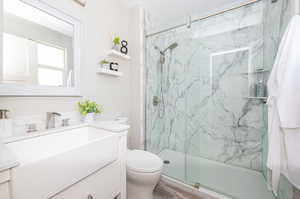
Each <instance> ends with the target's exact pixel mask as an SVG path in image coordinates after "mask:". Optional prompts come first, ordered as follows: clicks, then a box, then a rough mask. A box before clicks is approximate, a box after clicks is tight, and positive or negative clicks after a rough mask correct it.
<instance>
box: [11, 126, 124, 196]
mask: <svg viewBox="0 0 300 199" xmlns="http://www.w3.org/2000/svg"><path fill="white" fill-rule="evenodd" d="M6 146H7V147H8V148H9V149H10V150H11V151H12V152H13V153H14V154H15V155H16V157H17V160H18V161H19V166H18V167H15V168H13V169H12V172H11V179H12V181H11V182H12V187H13V190H12V194H13V198H14V199H24V198H30V199H41V198H43V199H44V198H49V197H51V196H53V195H54V194H56V193H58V192H60V191H62V190H64V189H65V188H67V187H68V186H70V185H72V184H74V183H76V182H78V181H80V180H81V179H83V178H85V177H87V176H89V175H90V174H92V173H94V172H95V171H97V170H99V169H101V168H103V167H105V166H106V165H108V164H110V163H112V162H114V161H116V160H117V158H118V137H117V136H116V135H115V134H112V133H110V132H108V131H105V130H101V129H98V128H95V127H90V126H82V127H78V128H72V129H65V130H63V131H61V132H56V133H49V134H45V135H43V136H39V137H32V138H29V139H23V140H19V141H15V142H11V143H7V144H6Z"/></svg>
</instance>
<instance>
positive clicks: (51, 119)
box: [46, 112, 61, 129]
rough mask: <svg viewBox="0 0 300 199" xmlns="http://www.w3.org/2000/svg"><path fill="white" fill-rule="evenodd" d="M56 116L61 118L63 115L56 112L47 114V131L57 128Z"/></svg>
mask: <svg viewBox="0 0 300 199" xmlns="http://www.w3.org/2000/svg"><path fill="white" fill-rule="evenodd" d="M56 116H61V114H60V113H56V112H47V117H46V129H53V128H55V118H56Z"/></svg>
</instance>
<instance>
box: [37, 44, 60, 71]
mask: <svg viewBox="0 0 300 199" xmlns="http://www.w3.org/2000/svg"><path fill="white" fill-rule="evenodd" d="M37 55H38V64H39V65H46V66H52V67H57V68H64V67H65V51H64V50H63V49H59V48H55V47H52V46H47V45H44V44H38V45H37Z"/></svg>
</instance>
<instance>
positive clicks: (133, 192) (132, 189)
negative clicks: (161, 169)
mask: <svg viewBox="0 0 300 199" xmlns="http://www.w3.org/2000/svg"><path fill="white" fill-rule="evenodd" d="M153 190H154V187H153V189H152V188H149V187H147V188H143V187H140V186H138V187H137V186H136V185H133V184H130V183H127V199H153Z"/></svg>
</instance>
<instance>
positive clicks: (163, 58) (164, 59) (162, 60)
mask: <svg viewBox="0 0 300 199" xmlns="http://www.w3.org/2000/svg"><path fill="white" fill-rule="evenodd" d="M177 46H178V43H177V42H175V43H172V44H171V45H170V46H168V47H167V48H166V49H164V50H163V51H162V50H160V48H159V47H157V46H154V48H155V49H156V50H158V51H159V53H160V58H159V61H160V63H161V64H164V63H165V61H166V58H165V53H166V52H167V51H168V50H173V49H175V48H176V47H177Z"/></svg>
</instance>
